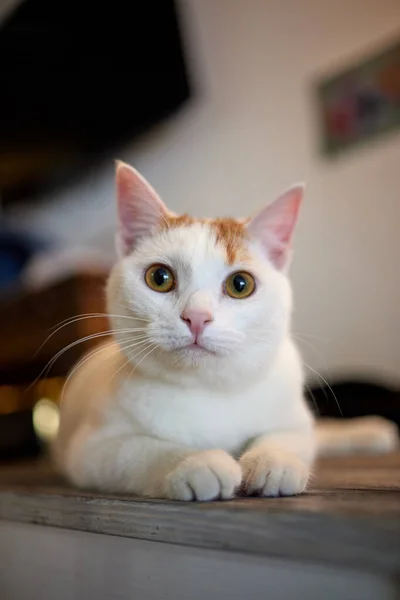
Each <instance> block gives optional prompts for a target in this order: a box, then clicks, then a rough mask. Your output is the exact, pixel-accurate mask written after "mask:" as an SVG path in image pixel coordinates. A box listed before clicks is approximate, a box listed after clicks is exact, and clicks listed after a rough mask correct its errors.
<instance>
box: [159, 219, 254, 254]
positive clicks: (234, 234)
mask: <svg viewBox="0 0 400 600" xmlns="http://www.w3.org/2000/svg"><path fill="white" fill-rule="evenodd" d="M194 223H202V224H203V225H207V226H208V227H209V228H210V229H211V231H212V232H213V233H214V234H215V239H216V242H217V244H219V245H220V246H222V247H223V248H224V250H225V253H226V260H227V263H228V264H229V265H233V264H234V263H235V262H240V261H244V260H247V259H248V258H249V253H248V250H247V248H246V244H245V241H246V239H248V234H247V229H246V226H245V222H240V221H236V220H235V219H229V218H226V219H194V218H193V217H191V216H190V215H167V216H166V218H165V219H164V221H163V222H162V223H161V228H162V229H174V228H176V227H190V225H193V224H194Z"/></svg>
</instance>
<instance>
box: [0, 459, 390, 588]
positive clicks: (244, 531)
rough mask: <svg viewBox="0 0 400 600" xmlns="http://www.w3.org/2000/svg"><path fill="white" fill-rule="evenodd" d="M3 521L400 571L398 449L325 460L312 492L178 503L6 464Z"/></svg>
mask: <svg viewBox="0 0 400 600" xmlns="http://www.w3.org/2000/svg"><path fill="white" fill-rule="evenodd" d="M0 519H3V520H7V521H19V522H23V523H36V524H41V525H49V526H54V527H62V528H66V529H73V530H80V531H87V532H94V533H103V534H110V535H116V536H122V537H127V538H136V539H141V540H154V541H158V542H167V543H171V544H177V545H184V546H191V547H197V548H207V549H210V550H211V549H212V550H225V551H235V552H241V553H250V554H253V555H264V556H271V557H275V558H288V559H291V560H301V561H303V562H307V561H309V562H313V563H316V562H317V563H320V564H329V565H333V566H335V565H336V566H340V567H342V568H343V567H344V568H346V567H348V568H356V569H362V570H364V571H366V572H377V573H378V572H381V573H387V574H391V575H394V576H395V577H397V576H399V575H400V453H394V454H391V455H388V456H384V457H372V456H371V457H351V458H338V459H329V460H328V459H326V460H324V461H321V462H320V463H319V464H318V465H317V468H316V473H315V476H314V478H313V481H312V484H311V487H310V490H309V491H308V493H306V494H304V495H302V496H299V497H292V498H276V499H260V498H238V499H235V500H233V501H230V502H210V503H204V504H201V503H179V502H165V501H160V500H144V499H138V498H132V497H129V496H115V495H112V496H111V495H110V496H108V495H100V494H98V493H91V492H86V491H85V492H82V491H77V490H74V489H72V488H70V487H69V486H68V485H67V484H66V483H65V482H63V480H62V479H61V478H60V477H59V476H58V475H57V474H56V473H55V472H54V471H53V470H52V468H51V466H50V465H49V464H48V463H47V462H46V461H41V462H36V463H20V464H18V465H17V464H13V465H2V466H1V467H0Z"/></svg>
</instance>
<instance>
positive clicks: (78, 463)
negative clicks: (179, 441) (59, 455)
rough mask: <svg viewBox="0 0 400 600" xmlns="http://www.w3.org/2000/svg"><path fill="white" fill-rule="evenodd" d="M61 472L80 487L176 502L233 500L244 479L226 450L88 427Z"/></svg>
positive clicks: (73, 443) (70, 448)
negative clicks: (194, 447) (192, 446)
mask: <svg viewBox="0 0 400 600" xmlns="http://www.w3.org/2000/svg"><path fill="white" fill-rule="evenodd" d="M63 470H64V472H65V473H66V474H67V476H68V477H69V479H70V480H71V481H72V483H74V484H75V485H77V486H78V487H86V488H96V489H99V490H102V491H105V492H123V493H132V494H138V495H141V496H148V497H152V498H170V499H174V500H202V501H205V500H213V499H215V498H222V499H229V498H232V497H233V496H234V495H235V492H236V489H237V488H238V487H239V486H240V483H241V480H242V475H241V469H240V466H239V463H238V462H237V461H235V460H234V459H233V458H232V457H231V456H230V455H229V454H227V453H226V452H224V451H222V450H206V451H196V450H192V449H190V448H187V447H184V446H179V445H175V444H173V443H171V442H167V441H164V440H160V439H156V438H152V437H148V436H145V435H132V434H130V435H128V434H123V435H119V436H116V435H115V434H114V435H111V434H110V433H109V432H107V431H104V430H93V429H91V428H90V427H87V426H83V427H81V428H80V430H78V431H77V432H76V434H75V436H74V438H73V439H72V440H71V441H70V443H69V445H68V448H67V449H66V451H65V457H64V460H63Z"/></svg>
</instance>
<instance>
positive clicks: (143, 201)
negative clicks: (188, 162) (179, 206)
mask: <svg viewBox="0 0 400 600" xmlns="http://www.w3.org/2000/svg"><path fill="white" fill-rule="evenodd" d="M115 180H116V181H115V184H116V194H117V209H118V231H117V239H116V245H117V252H118V254H119V255H120V256H126V255H127V254H129V253H130V252H131V251H132V250H133V249H134V247H135V246H136V244H137V243H138V241H139V240H140V239H142V238H143V237H146V236H148V235H150V234H151V232H152V231H153V230H154V228H156V227H157V225H159V224H160V223H161V222H162V221H164V220H165V218H166V216H167V215H168V214H169V213H168V209H167V207H166V206H165V204H164V202H163V201H162V200H161V198H160V197H159V196H158V194H157V192H156V191H155V190H154V189H153V188H152V186H151V185H150V184H149V183H148V181H146V179H145V178H144V177H142V175H140V173H138V172H137V171H136V169H134V168H133V167H131V166H129V165H127V164H126V163H123V162H121V161H117V163H116V176H115Z"/></svg>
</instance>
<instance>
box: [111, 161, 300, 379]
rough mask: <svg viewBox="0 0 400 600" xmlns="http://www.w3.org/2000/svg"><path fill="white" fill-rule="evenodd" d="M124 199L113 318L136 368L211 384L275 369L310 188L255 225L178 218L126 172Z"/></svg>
mask: <svg viewBox="0 0 400 600" xmlns="http://www.w3.org/2000/svg"><path fill="white" fill-rule="evenodd" d="M116 193H117V202H118V223H119V225H118V232H117V247H118V250H119V254H120V260H119V261H118V263H117V264H116V266H115V267H114V269H113V271H112V273H111V276H110V280H109V285H108V310H109V313H110V315H111V321H112V324H113V327H114V329H115V330H116V331H118V333H117V334H116V337H117V339H118V341H119V343H120V345H121V348H122V349H123V350H124V353H125V355H126V357H127V358H129V360H130V362H131V363H132V364H133V365H136V366H137V369H138V370H144V371H147V372H152V373H154V372H158V373H159V375H160V376H161V375H165V376H167V377H173V375H174V374H178V376H180V377H184V376H185V374H186V375H190V377H192V378H193V377H195V378H197V379H198V378H200V379H205V380H207V381H209V382H211V383H212V384H217V383H218V382H223V381H227V380H228V379H229V378H230V379H232V380H235V379H236V378H240V377H245V376H246V375H249V376H251V377H254V376H255V374H256V373H257V371H258V372H260V369H263V368H266V366H267V364H268V362H269V361H270V360H273V358H274V356H275V354H276V352H277V351H278V349H279V347H280V344H281V342H282V340H283V339H284V337H285V335H286V334H287V330H288V326H289V320H290V312H291V290H290V285H289V282H288V279H287V276H286V274H285V268H286V266H287V263H288V260H289V255H290V248H291V239H292V234H293V229H294V226H295V223H296V220H297V215H298V210H299V206H300V203H301V200H302V196H303V187H302V186H301V185H298V186H295V187H292V188H291V189H289V190H288V191H286V192H284V193H283V194H282V195H281V196H280V197H279V198H278V199H277V200H275V202H273V203H272V204H269V205H268V206H266V207H265V208H263V209H262V210H261V211H260V212H259V213H257V214H256V215H255V216H253V217H251V218H249V219H246V220H235V219H208V220H200V219H195V218H192V217H189V216H187V215H183V216H178V215H175V214H174V213H172V212H170V211H169V210H168V209H167V207H166V206H165V204H164V203H163V202H162V200H161V199H160V198H159V196H158V195H157V193H156V192H155V191H154V189H153V188H152V187H151V186H150V185H149V183H148V182H147V181H146V180H145V179H144V178H143V177H142V176H141V175H140V174H139V173H138V172H137V171H135V170H134V169H133V168H131V167H130V166H128V165H126V164H124V163H118V164H117V174H116Z"/></svg>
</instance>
